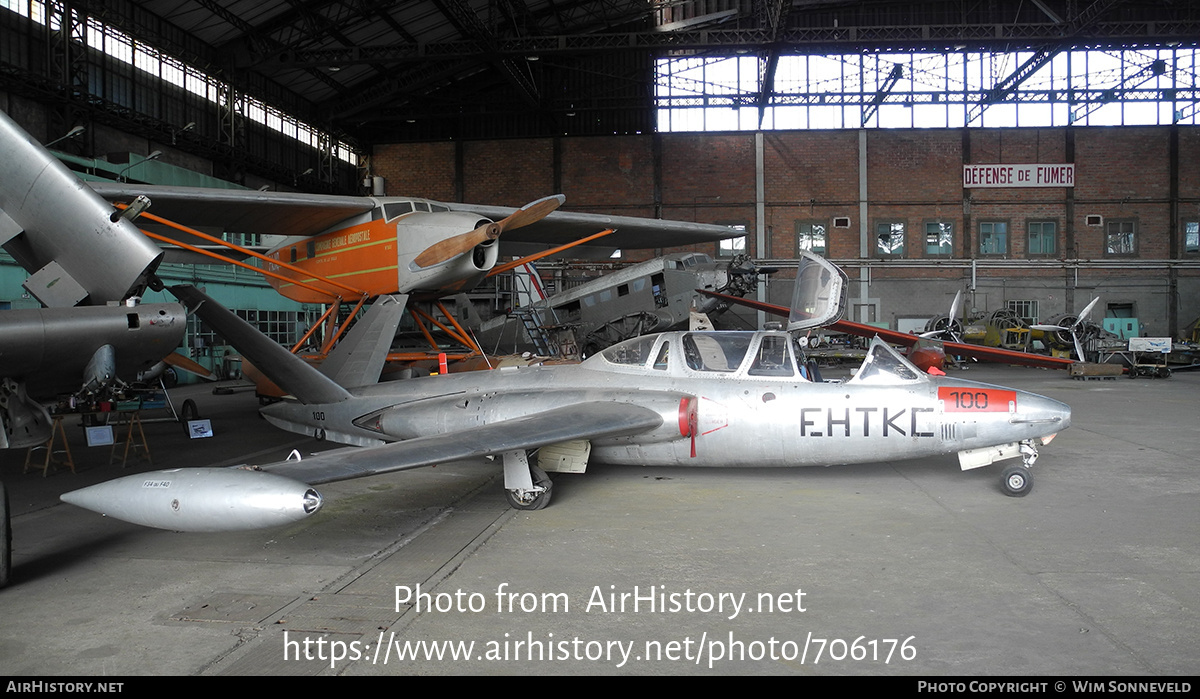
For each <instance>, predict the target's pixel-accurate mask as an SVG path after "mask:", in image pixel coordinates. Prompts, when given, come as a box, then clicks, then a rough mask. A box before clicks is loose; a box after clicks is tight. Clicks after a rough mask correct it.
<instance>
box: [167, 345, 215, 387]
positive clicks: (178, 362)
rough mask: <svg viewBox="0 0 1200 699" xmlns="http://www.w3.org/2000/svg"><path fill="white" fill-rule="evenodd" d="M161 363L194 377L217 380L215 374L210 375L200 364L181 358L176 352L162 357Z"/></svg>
mask: <svg viewBox="0 0 1200 699" xmlns="http://www.w3.org/2000/svg"><path fill="white" fill-rule="evenodd" d="M163 361H164V362H166V363H167V364H169V365H171V366H173V367H175V368H176V369H182V370H184V371H186V372H188V373H191V374H195V375H196V376H199V377H200V378H202V379H208V380H209V381H216V380H217V375H216V374H214V373H212V372H211V371H209V370H208V369H206V368H205V367H203V366H201V365H200V364H197V363H196V362H194V361H192V360H191V359H188V358H187V357H185V356H183V355H182V354H179V353H178V352H172V353H170V354H168V355H167V356H165V357H163Z"/></svg>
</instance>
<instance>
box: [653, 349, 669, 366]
mask: <svg viewBox="0 0 1200 699" xmlns="http://www.w3.org/2000/svg"><path fill="white" fill-rule="evenodd" d="M670 357H671V343H670V342H664V343H662V347H660V348H659V349H658V356H657V357H656V358H655V359H654V368H655V369H658V370H660V371H666V370H667V364H668V361H669V359H670Z"/></svg>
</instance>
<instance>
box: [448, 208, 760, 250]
mask: <svg viewBox="0 0 1200 699" xmlns="http://www.w3.org/2000/svg"><path fill="white" fill-rule="evenodd" d="M446 205H447V206H449V207H450V209H451V210H452V211H470V212H472V213H476V214H479V215H481V216H486V217H487V218H490V219H492V220H493V221H499V220H501V219H503V218H505V217H506V216H509V215H511V214H512V213H513V212H515V211H516V209H515V208H512V207H508V206H484V205H477V204H451V203H447V204H446ZM607 228H611V229H613V231H614V232H613V233H612V234H610V235H607V236H605V237H604V238H602V239H601V241H600V242H599V243H598V245H600V246H604V247H609V248H627V249H630V250H633V249H639V248H671V247H676V246H678V245H693V244H696V243H713V242H716V241H718V240H724V239H726V238H733V237H736V236H739V235H745V233H744V232H741V231H737V230H734V229H733V228H730V227H729V226H721V225H717V224H713V223H693V222H691V221H672V220H667V219H657V218H640V217H636V216H611V215H608V214H589V213H583V212H579V211H555V212H552V213H551V214H550V215H548V216H546V217H545V218H543V219H542V220H540V221H538V222H536V223H531V224H529V225H527V226H522V227H520V228H514V229H512V230H510V231H506V232H505V233H504V236H503V237H502V238H501V240H502V241H503V242H505V243H510V242H512V243H531V244H536V245H543V246H544V245H560V244H562V243H565V242H568V241H571V240H578V239H579V238H583V237H585V236H589V235H591V234H593V233H599V232H600V231H602V230H605V229H607ZM506 253H507V250H506Z"/></svg>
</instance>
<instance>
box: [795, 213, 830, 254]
mask: <svg viewBox="0 0 1200 699" xmlns="http://www.w3.org/2000/svg"><path fill="white" fill-rule="evenodd" d="M825 230H826V229H825V222H824V221H821V222H816V221H797V222H796V253H797V254H799V253H801V252H804V251H805V250H807V251H809V252H811V253H813V254H814V255H821V256H824V255H825V251H826V250H827V248H826V241H827V238H826V234H825Z"/></svg>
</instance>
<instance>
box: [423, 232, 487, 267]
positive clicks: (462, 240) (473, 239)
mask: <svg viewBox="0 0 1200 699" xmlns="http://www.w3.org/2000/svg"><path fill="white" fill-rule="evenodd" d="M502 230H503V229H502V228H500V224H497V223H488V224H486V225H483V226H480V227H479V228H476V229H475V230H473V231H470V232H468V233H461V234H459V235H456V236H453V237H450V238H446V239H445V240H439V241H438V242H436V243H434V244H433V245H430V246H429V247H427V248H425V249H424V250H423V251H421V254H420V255H417V257H416V259H414V260H413V262H416V263H417V266H418V267H431V266H433V265H436V264H438V263H440V262H445V261H446V260H449V259H450V258H452V257H456V256H458V255H461V254H463V253H464V252H467V251H469V250H470V249H471V248H473V247H475V246H476V245H479V244H480V243H483V242H486V241H488V240H495V239H496V238H498V237H499V236H500V232H501V231H502Z"/></svg>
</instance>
